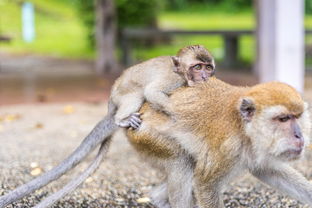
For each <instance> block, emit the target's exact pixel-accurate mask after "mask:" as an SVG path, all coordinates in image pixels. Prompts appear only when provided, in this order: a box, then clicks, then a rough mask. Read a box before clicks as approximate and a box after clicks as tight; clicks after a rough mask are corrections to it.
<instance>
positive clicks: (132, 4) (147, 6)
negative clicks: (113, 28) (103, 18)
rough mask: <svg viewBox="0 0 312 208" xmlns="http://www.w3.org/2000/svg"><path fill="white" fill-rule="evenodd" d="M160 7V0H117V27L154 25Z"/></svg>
mask: <svg viewBox="0 0 312 208" xmlns="http://www.w3.org/2000/svg"><path fill="white" fill-rule="evenodd" d="M161 7H162V1H160V0H148V1H146V0H135V1H133V0H117V1H116V9H117V19H118V28H125V27H129V26H131V27H154V26H156V24H157V23H156V17H157V15H158V14H159V11H160V9H161Z"/></svg>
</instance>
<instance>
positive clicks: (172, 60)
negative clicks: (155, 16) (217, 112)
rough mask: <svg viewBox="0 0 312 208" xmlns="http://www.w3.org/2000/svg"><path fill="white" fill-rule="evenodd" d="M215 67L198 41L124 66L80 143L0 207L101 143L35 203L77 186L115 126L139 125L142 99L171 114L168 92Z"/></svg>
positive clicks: (199, 79)
mask: <svg viewBox="0 0 312 208" xmlns="http://www.w3.org/2000/svg"><path fill="white" fill-rule="evenodd" d="M214 70H215V64H214V59H213V57H212V56H211V54H210V53H209V52H208V51H207V50H206V49H205V48H204V47H203V46H200V45H193V46H188V47H185V48H182V49H181V50H180V51H179V52H178V54H177V56H164V57H158V58H155V59H151V60H149V61H146V62H143V63H141V64H138V65H136V66H133V67H131V68H129V69H127V70H126V71H125V72H124V74H123V75H121V77H120V78H119V79H118V80H117V81H116V83H115V84H114V86H113V89H112V92H111V98H110V101H109V106H108V114H107V116H106V117H105V118H104V119H103V120H102V121H100V122H99V123H98V124H97V125H96V127H95V128H94V129H93V130H92V131H91V133H90V134H89V135H88V136H87V137H86V138H85V139H84V140H83V142H82V143H81V145H80V146H79V147H78V148H77V149H76V150H75V151H74V152H73V153H72V154H71V155H70V156H69V157H68V158H66V159H65V160H64V161H62V162H61V164H60V165H58V166H56V167H55V168H53V169H52V170H51V171H48V172H46V173H45V174H43V175H41V176H39V177H37V178H35V179H33V180H32V181H30V182H28V183H27V184H24V185H22V186H20V187H18V188H16V189H15V190H13V191H12V192H10V193H8V194H7V195H4V196H2V197H0V207H1V208H2V207H4V206H5V205H7V204H10V203H12V202H14V201H16V200H18V199H20V198H22V197H24V196H25V195H27V194H29V193H32V192H33V191H35V190H37V189H39V188H41V187H43V186H45V185H46V184H48V183H50V182H52V181H54V180H56V179H57V178H59V177H60V176H62V175H63V174H65V173H66V172H67V171H68V170H70V169H72V168H73V167H74V166H76V165H77V164H78V163H79V162H80V161H81V160H82V159H83V158H85V157H86V156H87V155H88V154H89V153H90V152H91V151H92V150H93V149H94V148H95V147H96V146H98V145H99V144H100V143H102V145H101V148H100V150H99V153H98V155H97V156H96V158H95V160H94V162H93V163H92V164H91V165H90V166H89V167H88V168H87V169H86V170H85V172H84V173H83V174H82V175H81V176H80V177H79V178H78V179H77V180H76V179H74V180H73V181H71V182H70V183H69V184H68V185H67V186H65V187H64V189H62V190H61V191H60V192H57V193H56V194H55V195H52V196H51V198H48V201H47V203H45V202H43V204H41V205H38V207H46V206H48V205H50V204H51V203H53V202H54V201H56V200H57V199H58V198H59V197H61V196H63V195H64V194H66V193H68V192H69V191H70V190H73V189H74V188H75V187H77V186H78V185H79V184H80V183H81V182H82V181H83V180H84V179H85V178H86V177H87V176H88V175H89V174H91V173H92V172H93V171H94V170H95V169H96V167H97V166H98V165H99V163H100V161H101V159H102V157H103V155H104V154H105V152H106V150H107V148H108V144H109V141H110V136H111V135H112V134H113V133H114V132H115V131H116V129H117V128H118V126H119V127H132V128H138V127H139V126H140V123H141V120H140V118H139V117H140V114H138V113H136V111H137V110H139V108H140V107H141V105H142V103H143V101H144V100H147V101H148V102H150V103H152V104H153V107H154V108H157V109H159V110H165V111H166V112H169V114H170V108H169V106H168V105H169V103H168V101H169V100H168V94H170V93H171V91H173V90H174V89H176V88H178V87H181V86H183V85H186V86H193V85H195V84H197V83H200V82H203V81H206V80H207V79H208V78H209V77H210V76H213V75H214ZM116 124H117V125H118V126H117V125H116ZM104 139H105V140H104Z"/></svg>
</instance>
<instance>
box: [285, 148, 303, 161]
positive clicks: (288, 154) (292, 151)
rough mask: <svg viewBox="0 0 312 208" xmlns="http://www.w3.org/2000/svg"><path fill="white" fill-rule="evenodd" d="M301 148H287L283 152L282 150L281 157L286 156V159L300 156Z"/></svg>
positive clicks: (294, 158)
mask: <svg viewBox="0 0 312 208" xmlns="http://www.w3.org/2000/svg"><path fill="white" fill-rule="evenodd" d="M302 150H303V148H294V149H288V150H286V151H285V152H283V153H282V154H281V156H282V157H283V158H286V159H287V160H296V159H299V158H300V156H301V153H302Z"/></svg>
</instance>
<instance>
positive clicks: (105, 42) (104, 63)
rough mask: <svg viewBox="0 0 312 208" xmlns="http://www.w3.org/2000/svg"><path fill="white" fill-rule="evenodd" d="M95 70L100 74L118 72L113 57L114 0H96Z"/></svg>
mask: <svg viewBox="0 0 312 208" xmlns="http://www.w3.org/2000/svg"><path fill="white" fill-rule="evenodd" d="M95 35H96V46H97V54H98V55H97V60H96V71H97V73H98V74H100V75H104V74H107V73H118V72H119V70H120V69H119V67H118V64H117V61H116V57H115V41H116V13H115V7H114V0H96V34H95Z"/></svg>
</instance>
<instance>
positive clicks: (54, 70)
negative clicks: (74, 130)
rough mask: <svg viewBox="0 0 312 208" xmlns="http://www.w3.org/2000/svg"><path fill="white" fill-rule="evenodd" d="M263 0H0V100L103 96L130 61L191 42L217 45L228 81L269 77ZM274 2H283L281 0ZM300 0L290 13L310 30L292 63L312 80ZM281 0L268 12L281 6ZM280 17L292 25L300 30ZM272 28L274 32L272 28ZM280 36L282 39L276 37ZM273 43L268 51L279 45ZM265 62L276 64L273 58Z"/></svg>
mask: <svg viewBox="0 0 312 208" xmlns="http://www.w3.org/2000/svg"><path fill="white" fill-rule="evenodd" d="M279 1H280V0H279ZM266 2H270V1H268V0H263V1H262V0H258V1H251V0H148V1H147V0H135V1H133V0H115V1H114V0H96V1H92V0H29V1H22V0H0V105H7V104H15V103H25V102H26V103H29V102H30V103H38V102H63V101H64V102H67V101H87V102H94V103H97V102H102V101H105V100H106V99H107V98H108V96H109V89H110V86H111V85H112V83H113V81H114V79H115V78H116V77H117V76H118V75H119V74H120V73H121V72H122V70H123V69H125V68H126V67H128V66H130V65H133V64H135V63H138V62H141V61H144V60H147V59H149V58H152V57H156V56H161V55H173V54H175V53H176V52H177V51H178V49H179V48H181V47H184V46H186V45H191V44H202V45H204V46H206V47H207V48H208V49H209V50H210V51H211V52H212V54H213V55H214V57H215V59H216V61H217V71H218V73H217V76H218V77H219V78H221V79H223V80H225V81H228V82H230V83H232V84H243V85H250V84H255V83H257V82H259V81H258V80H260V81H262V80H264V81H266V79H265V78H264V79H261V77H260V78H259V76H261V73H259V69H257V64H256V63H257V59H259V58H257V57H258V56H257V54H261V52H259V50H260V51H261V50H262V49H259V44H260V45H265V44H266V43H265V40H264V41H262V42H260V43H259V42H258V43H259V44H258V47H257V41H256V37H257V32H256V31H257V28H258V26H257V25H260V24H259V23H257V22H259V21H263V22H265V21H267V22H268V20H261V17H266V15H268V16H270V14H266V13H265V11H268V9H266V7H268V8H273V7H272V5H269V4H270V3H266ZM271 2H277V3H276V4H278V0H276V1H271ZM280 2H283V1H280ZM298 2H302V4H304V6H303V5H299V7H300V8H299V9H300V14H297V13H296V12H295V14H292V13H291V14H289V13H287V15H288V16H289V17H290V18H292V19H300V18H301V19H302V21H301V20H300V21H301V22H302V26H299V30H300V27H302V28H303V29H305V34H303V35H304V39H303V40H304V46H303V45H302V50H303V52H304V53H303V54H302V55H301V56H300V57H299V59H302V62H303V67H301V66H300V64H299V65H298V64H296V63H290V65H289V66H291V67H293V68H295V69H296V70H297V68H300V67H301V68H303V69H298V71H300V73H301V74H300V75H298V76H300V77H303V76H305V79H306V80H307V79H308V81H306V82H305V84H306V85H305V86H306V87H307V86H308V85H309V83H311V80H310V79H309V72H310V71H312V70H311V69H312V31H310V29H312V0H301V1H298ZM258 4H263V5H260V6H259V5H258ZM265 4H266V5H265ZM277 7H278V6H276V7H274V9H273V10H272V12H271V15H272V14H275V13H277V11H278V8H277ZM296 7H297V6H294V8H296ZM259 8H260V9H259ZM261 8H262V9H261ZM292 9H293V8H292ZM259 10H260V11H259ZM281 10H283V8H281ZM284 10H285V9H284ZM286 10H287V9H286ZM286 10H285V11H286ZM293 10H294V9H293ZM284 13H285V12H284ZM295 16H297V17H295ZM272 18H273V19H274V17H272ZM262 19H263V18H262ZM273 19H272V20H271V21H272V22H274V20H273ZM277 19H278V17H277ZM278 21H279V20H276V22H277V23H276V24H277V26H278V24H279V22H278ZM283 21H284V22H285V24H286V27H287V28H288V29H289V30H293V31H296V30H298V29H297V28H298V27H296V26H294V27H296V28H292V26H291V23H288V22H287V20H283ZM300 21H299V23H300ZM288 24H290V25H288ZM277 26H276V28H278V27H277ZM268 27H269V30H270V31H271V30H274V28H275V26H274V25H271V26H270V25H268ZM270 27H272V28H270ZM273 27H274V28H273ZM281 30H283V29H281ZM263 31H264V32H266V30H265V29H263ZM278 33H279V32H278V31H277V32H276V34H278ZM303 33H304V31H303ZM258 34H262V33H261V31H260V33H258ZM270 35H271V36H272V34H269V36H270ZM299 35H300V34H299ZM258 36H259V35H258ZM262 36H263V35H261V37H262ZM279 39H283V38H277V39H276V40H277V42H278V40H279ZM294 39H296V38H294ZM276 40H273V43H274V41H276ZM299 40H300V38H299ZM294 42H296V40H294ZM278 44H279V43H277V45H278ZM281 44H283V43H281ZM296 44H297V43H296ZM297 45H298V44H297ZM299 45H300V41H299ZM270 47H271V46H269V49H266V50H269V51H271V50H274V48H275V47H273V46H272V48H273V49H271V48H270ZM300 47H301V45H300ZM277 48H278V46H277ZM277 50H278V49H277ZM257 51H258V52H259V53H257ZM272 56H274V55H272ZM288 61H289V60H288ZM264 62H265V63H267V64H269V66H271V65H272V68H274V67H273V65H274V64H273V63H271V61H268V60H264ZM294 62H296V61H294ZM260 65H261V64H260ZM297 66H299V67H297ZM260 68H261V67H260ZM266 68H268V67H266ZM270 70H271V69H270ZM274 70H275V69H272V71H274ZM292 70H293V71H294V69H292ZM277 71H278V69H277ZM302 71H304V72H302ZM264 73H265V74H268V72H264ZM272 73H273V72H272ZM285 73H288V72H285ZM303 73H305V75H303ZM262 76H263V75H262ZM270 79H276V77H273V78H270ZM309 80H310V82H309ZM282 81H283V80H282ZM295 82H298V81H295ZM299 82H300V83H302V80H301V81H300V80H299ZM295 85H296V84H295ZM299 85H302V84H299ZM311 85H312V84H311ZM298 88H299V90H301V87H298Z"/></svg>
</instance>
